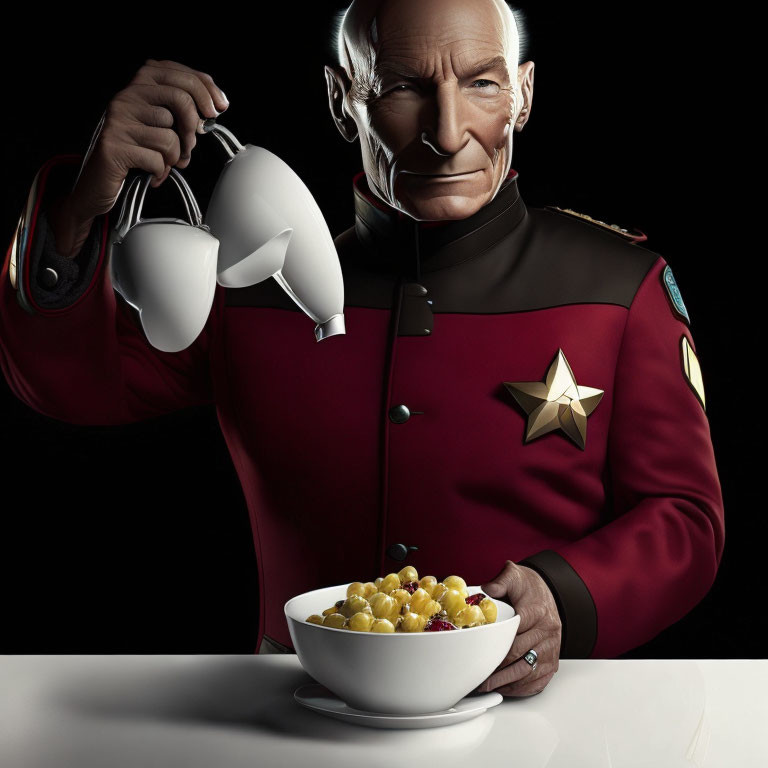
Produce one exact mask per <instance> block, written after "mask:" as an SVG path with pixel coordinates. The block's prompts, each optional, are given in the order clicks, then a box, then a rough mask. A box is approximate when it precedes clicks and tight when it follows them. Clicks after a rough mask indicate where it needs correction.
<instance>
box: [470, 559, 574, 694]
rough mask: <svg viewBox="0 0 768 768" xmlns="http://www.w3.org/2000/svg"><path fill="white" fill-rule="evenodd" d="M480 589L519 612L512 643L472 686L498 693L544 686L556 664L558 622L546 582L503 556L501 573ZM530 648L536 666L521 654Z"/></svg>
mask: <svg viewBox="0 0 768 768" xmlns="http://www.w3.org/2000/svg"><path fill="white" fill-rule="evenodd" d="M480 589H481V590H482V591H483V592H484V593H485V594H486V595H489V596H490V597H493V598H496V599H503V600H504V601H505V602H508V603H509V604H510V605H512V607H513V608H514V609H515V611H516V612H517V613H518V614H519V616H520V624H519V626H518V628H517V634H516V635H515V640H514V642H513V643H512V647H511V648H510V649H509V652H508V653H507V655H506V656H505V657H504V659H503V660H502V662H501V664H499V666H498V667H496V670H495V671H494V672H493V673H492V674H491V675H490V677H489V678H488V679H487V680H485V681H484V682H482V683H481V684H480V685H479V686H478V687H477V688H476V689H475V690H476V691H478V692H486V691H498V692H499V693H500V694H502V696H532V695H533V694H535V693H540V692H541V691H542V690H544V688H546V686H547V684H548V683H549V681H550V680H551V679H552V678H553V677H554V675H555V672H557V670H558V668H559V666H560V639H561V632H562V624H561V623H560V615H559V613H558V611H557V604H556V603H555V598H554V596H553V595H552V592H551V591H550V589H549V587H548V586H547V583H546V582H545V581H544V579H542V578H541V576H539V574H538V573H536V571H534V570H533V569H532V568H527V567H526V566H524V565H517V564H516V563H513V562H512V561H511V560H507V562H506V563H505V565H504V568H503V569H502V571H501V573H500V574H499V575H498V576H496V578H494V579H493V580H491V581H489V582H488V583H487V584H482V585H480ZM531 648H533V650H535V651H536V653H537V654H538V659H537V660H536V669H533V668H532V667H531V665H530V664H529V663H528V662H527V661H526V660H525V659H524V658H522V657H523V656H524V654H526V653H527V652H528V651H529V650H530V649H531Z"/></svg>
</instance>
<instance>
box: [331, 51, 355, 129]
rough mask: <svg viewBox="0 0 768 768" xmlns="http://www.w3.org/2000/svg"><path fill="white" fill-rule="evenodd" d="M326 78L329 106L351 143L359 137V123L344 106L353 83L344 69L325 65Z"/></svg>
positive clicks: (334, 118)
mask: <svg viewBox="0 0 768 768" xmlns="http://www.w3.org/2000/svg"><path fill="white" fill-rule="evenodd" d="M325 80H326V83H327V85H328V106H329V107H330V110H331V117H333V122H334V123H336V127H337V128H338V129H339V133H340V134H341V135H342V136H343V137H344V138H345V139H346V140H347V141H349V142H350V143H351V142H353V141H354V140H355V139H356V138H357V123H355V121H354V120H353V119H352V117H351V115H350V114H349V112H348V111H347V109H346V107H345V106H344V102H345V100H346V98H347V94H348V93H349V89H350V88H351V87H352V83H351V82H350V80H349V77H348V76H347V73H346V72H345V71H344V70H343V69H337V68H336V67H332V66H330V65H329V64H326V65H325Z"/></svg>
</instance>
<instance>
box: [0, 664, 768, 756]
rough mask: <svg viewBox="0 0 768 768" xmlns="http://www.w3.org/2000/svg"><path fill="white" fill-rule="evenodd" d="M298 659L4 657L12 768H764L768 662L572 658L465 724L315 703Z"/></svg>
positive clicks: (0, 730) (5, 723)
mask: <svg viewBox="0 0 768 768" xmlns="http://www.w3.org/2000/svg"><path fill="white" fill-rule="evenodd" d="M311 682H314V681H313V680H312V678H311V677H310V676H309V675H308V674H307V673H306V672H304V670H303V669H302V668H301V665H300V664H299V661H298V658H297V657H296V656H295V655H294V654H290V655H281V654H276V655H252V656H4V657H0V766H2V767H3V768H43V767H45V768H49V767H53V766H56V768H69V767H70V766H71V767H72V768H92V767H93V768H96V767H97V766H98V768H125V767H127V766H131V768H134V766H135V767H136V768H139V767H140V768H159V767H160V766H179V767H180V768H181V767H182V766H183V767H184V768H198V766H199V768H235V766H238V767H240V766H243V767H245V766H247V767H248V768H270V767H271V766H281V767H284V768H298V767H301V768H317V767H318V766H322V767H325V766H334V768H345V767H346V766H350V767H351V766H355V768H358V767H359V766H366V768H379V766H381V767H382V768H384V766H386V768H391V767H392V766H394V765H419V764H424V765H427V766H429V768H448V767H449V766H459V765H461V766H464V768H466V766H467V761H468V760H469V759H472V760H473V761H475V762H476V764H477V765H481V766H482V767H483V768H492V767H493V766H505V768H507V767H510V768H511V767H513V766H524V767H525V768H544V767H545V766H546V767H547V768H582V766H583V768H625V767H629V766H631V767H632V768H639V767H640V766H644V767H646V768H666V767H667V766H685V768H693V767H696V768H701V767H702V766H708V767H711V768H726V767H730V766H734V768H752V767H753V766H754V768H758V767H759V768H765V766H768V733H767V731H768V660H754V661H753V660H741V659H733V660H679V661H678V660H569V659H564V660H561V661H560V669H559V671H558V672H557V674H556V675H555V677H554V678H553V680H552V681H551V682H550V684H549V685H548V686H547V687H546V689H545V690H544V691H543V692H542V693H541V694H538V695H536V696H532V697H526V698H518V699H515V698H509V697H507V698H505V699H504V701H503V702H502V703H501V704H499V705H498V706H496V707H494V708H493V709H490V710H488V711H487V712H486V713H485V714H483V715H481V716H480V717H477V718H475V719H474V720H470V721H467V722H464V723H459V724H456V725H450V726H445V727H441V728H431V729H425V730H416V731H405V730H391V731H385V730H374V729H371V728H365V727H361V726H358V725H352V724H348V723H346V722H340V721H337V720H333V719H331V718H328V717H325V716H324V715H321V714H318V713H315V712H313V711H310V710H307V709H305V708H303V707H301V706H300V705H299V704H297V703H296V702H295V701H294V699H293V692H294V690H295V689H296V688H297V687H298V686H300V685H303V684H305V683H311Z"/></svg>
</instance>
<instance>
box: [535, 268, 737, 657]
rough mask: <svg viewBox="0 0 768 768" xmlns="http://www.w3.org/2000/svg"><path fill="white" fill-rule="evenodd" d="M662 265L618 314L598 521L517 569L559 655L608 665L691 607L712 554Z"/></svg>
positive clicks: (712, 481)
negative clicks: (533, 588) (537, 586)
mask: <svg viewBox="0 0 768 768" xmlns="http://www.w3.org/2000/svg"><path fill="white" fill-rule="evenodd" d="M666 266H667V264H666V262H665V260H664V259H663V258H661V257H659V258H658V260H657V261H656V262H655V264H654V265H653V267H652V268H651V269H650V271H649V272H648V274H647V275H646V277H645V278H644V280H643V282H642V283H641V285H640V287H639V289H638V291H637V293H636V295H635V298H634V300H633V302H632V305H631V307H630V309H629V312H628V315H627V321H626V326H625V329H624V336H623V339H622V344H621V348H620V351H619V355H618V360H617V367H616V377H615V383H614V393H613V413H612V416H611V425H610V432H609V437H608V467H607V491H608V498H609V500H610V501H609V514H608V517H607V520H606V523H605V525H603V526H602V527H600V528H598V529H597V530H595V531H594V532H593V533H591V534H590V535H588V536H586V537H584V538H582V539H580V540H578V541H573V542H570V543H568V544H565V545H563V546H560V547H558V548H557V549H555V550H545V551H543V552H539V553H537V554H535V555H533V556H532V557H530V558H526V560H523V561H521V562H520V564H521V565H527V566H529V567H531V568H533V569H534V570H536V571H537V572H538V573H539V574H540V575H541V576H542V578H544V580H545V581H546V582H547V584H548V585H549V587H550V589H552V591H553V593H554V595H555V600H556V602H557V604H558V610H559V611H560V615H561V621H562V623H563V637H562V641H561V657H563V658H615V657H616V656H619V655H621V654H622V653H625V652H626V651H628V650H630V649H632V648H635V647H637V646H638V645H641V644H643V643H645V642H647V641H649V640H651V639H652V638H653V637H655V636H656V635H657V634H658V633H659V632H661V631H662V630H663V629H665V628H666V627H668V626H670V625H671V624H673V623H675V622H676V621H678V620H679V619H681V618H682V617H683V616H684V615H685V614H686V613H688V612H689V611H690V610H691V609H692V608H693V607H694V606H695V605H696V604H697V603H699V602H700V601H701V600H702V598H703V597H704V596H705V595H706V594H707V592H708V591H709V589H710V588H711V586H712V584H713V582H714V579H715V575H716V573H717V570H718V567H719V565H720V561H721V558H722V554H723V546H724V543H725V525H724V514H723V499H722V493H721V488H720V481H719V478H718V474H717V467H716V464H715V456H714V451H713V447H712V441H711V436H710V430H709V422H708V420H707V416H706V413H705V406H704V402H703V401H702V400H700V399H699V395H698V394H697V393H696V388H695V387H694V386H693V385H692V384H691V383H690V380H689V378H688V377H687V376H686V373H685V361H684V354H685V348H686V343H687V345H690V348H691V349H693V352H694V353H695V347H694V344H693V338H692V336H691V334H690V330H689V327H688V325H687V324H686V322H685V321H683V320H682V319H681V316H680V314H679V313H678V312H676V311H675V310H674V306H675V305H674V301H673V300H672V298H671V294H669V293H668V291H667V289H666V288H665V286H664V283H663V278H664V276H665V271H664V270H665V267H666ZM681 303H682V302H681ZM684 339H685V341H684ZM693 369H694V371H695V370H696V365H695V361H694V365H693ZM694 380H695V376H694ZM699 390H701V391H702V392H703V388H702V387H699Z"/></svg>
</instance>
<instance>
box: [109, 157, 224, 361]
mask: <svg viewBox="0 0 768 768" xmlns="http://www.w3.org/2000/svg"><path fill="white" fill-rule="evenodd" d="M152 178H153V174H151V173H145V174H141V175H139V176H136V177H135V178H134V179H133V180H132V181H131V183H130V185H129V187H128V190H127V192H126V193H125V196H124V197H123V205H122V208H121V211H120V216H119V218H118V221H117V224H116V225H115V226H114V227H113V229H112V232H111V233H110V255H109V274H110V278H111V280H112V286H113V288H114V289H115V290H116V291H117V292H118V293H119V294H120V295H121V296H122V297H123V298H124V299H125V300H126V301H127V302H128V303H129V304H131V305H132V306H133V307H135V308H136V309H137V310H138V311H139V316H140V318H141V324H142V327H143V329H144V333H145V334H146V336H147V339H148V340H149V342H150V344H152V346H153V347H155V348H157V349H159V350H162V351H163V352H180V351H181V350H182V349H186V348H187V347H188V346H189V345H190V344H192V342H193V341H194V340H195V339H196V338H197V337H198V336H199V335H200V332H201V331H202V330H203V327H204V326H205V323H206V320H207V319H208V315H209V314H210V312H211V307H212V306H213V298H214V294H215V291H216V268H217V264H218V250H219V241H218V239H217V238H216V237H215V236H214V235H212V234H211V232H210V229H209V227H208V226H206V225H205V224H203V223H202V217H201V214H200V209H199V207H198V205H197V201H196V200H195V198H194V195H193V194H192V190H191V189H190V188H189V185H188V184H187V182H186V181H185V180H184V178H183V177H182V175H181V174H180V173H179V172H178V171H177V170H176V169H175V168H171V173H170V178H171V179H173V181H174V182H175V184H176V186H177V187H178V189H179V191H180V192H181V196H182V199H183V201H184V205H185V207H186V210H187V218H188V221H183V220H182V219H175V218H155V219H142V218H141V210H142V207H143V205H144V196H145V195H146V192H147V188H148V186H149V182H150V180H151V179H152Z"/></svg>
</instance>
